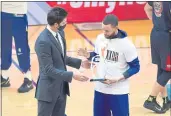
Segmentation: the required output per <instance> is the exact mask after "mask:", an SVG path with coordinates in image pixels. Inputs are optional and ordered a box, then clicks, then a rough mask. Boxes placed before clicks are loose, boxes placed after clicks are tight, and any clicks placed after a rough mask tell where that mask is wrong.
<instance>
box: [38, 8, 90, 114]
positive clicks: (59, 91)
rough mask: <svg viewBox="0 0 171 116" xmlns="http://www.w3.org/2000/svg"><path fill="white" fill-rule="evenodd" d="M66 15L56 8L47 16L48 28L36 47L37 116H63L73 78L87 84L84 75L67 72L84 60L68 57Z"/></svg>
mask: <svg viewBox="0 0 171 116" xmlns="http://www.w3.org/2000/svg"><path fill="white" fill-rule="evenodd" d="M66 17H67V12H66V11H65V10H64V9H62V8H60V7H54V8H53V9H51V10H50V11H49V13H48V15H47V22H48V25H47V27H46V28H45V29H44V30H43V31H42V32H41V34H40V35H39V37H38V39H37V40H36V43H35V51H36V54H37V57H38V62H39V78H38V82H37V87H36V94H35V97H36V98H37V100H38V116H64V114H65V107H66V97H67V95H68V96H69V95H70V92H69V84H68V83H70V82H71V81H72V78H74V79H75V80H78V81H83V82H84V81H87V80H88V78H87V77H85V76H83V75H82V74H81V73H79V72H77V73H75V72H71V71H67V68H66V65H68V66H71V67H73V68H76V69H79V68H80V65H81V60H80V59H77V58H71V57H68V56H67V55H66V41H65V35H64V31H63V29H62V28H63V27H65V25H66Z"/></svg>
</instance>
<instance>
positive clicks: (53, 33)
mask: <svg viewBox="0 0 171 116" xmlns="http://www.w3.org/2000/svg"><path fill="white" fill-rule="evenodd" d="M46 28H47V29H48V30H49V31H50V32H51V33H52V35H53V36H54V37H56V34H57V32H54V31H53V30H52V29H51V28H50V26H49V25H47V27H46Z"/></svg>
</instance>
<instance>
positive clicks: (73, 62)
mask: <svg viewBox="0 0 171 116" xmlns="http://www.w3.org/2000/svg"><path fill="white" fill-rule="evenodd" d="M65 61H66V65H68V66H70V67H73V68H76V69H79V68H80V66H81V61H82V60H81V59H78V58H72V57H69V56H66V58H65Z"/></svg>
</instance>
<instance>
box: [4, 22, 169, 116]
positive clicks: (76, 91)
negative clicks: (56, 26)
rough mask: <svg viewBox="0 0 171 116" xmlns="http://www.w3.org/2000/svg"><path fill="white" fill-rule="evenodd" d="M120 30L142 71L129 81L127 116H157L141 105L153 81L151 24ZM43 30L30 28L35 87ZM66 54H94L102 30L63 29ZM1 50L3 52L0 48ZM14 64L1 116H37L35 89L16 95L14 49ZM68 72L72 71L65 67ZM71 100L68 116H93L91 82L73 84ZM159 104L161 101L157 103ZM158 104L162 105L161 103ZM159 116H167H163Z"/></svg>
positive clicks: (19, 78) (19, 80)
mask: <svg viewBox="0 0 171 116" xmlns="http://www.w3.org/2000/svg"><path fill="white" fill-rule="evenodd" d="M119 27H120V29H123V30H125V31H126V32H127V33H128V37H129V39H130V40H131V41H132V42H133V43H134V44H135V46H136V47H137V51H138V55H139V59H140V64H141V70H140V72H139V73H138V74H137V75H135V76H133V77H131V79H130V86H131V87H130V96H129V97H130V116H157V114H155V113H153V112H151V111H148V110H146V109H144V108H143V103H144V101H145V99H146V98H147V97H148V95H149V93H150V92H151V88H152V86H153V83H154V82H155V79H156V66H155V65H153V64H152V63H151V55H150V48H149V46H150V40H149V35H150V31H151V28H152V22H151V21H148V20H139V21H121V22H120V24H119ZM44 28H45V26H42V25H41V26H29V30H28V32H29V45H30V49H31V54H30V57H31V71H32V76H33V80H34V85H36V82H37V77H38V72H39V69H38V61H37V56H36V54H35V51H34V44H35V41H36V39H37V36H38V35H39V33H40V32H41V31H42V30H43V29H44ZM65 32H66V41H67V51H68V52H67V53H68V55H69V56H73V57H79V56H77V54H76V52H77V49H78V48H81V47H87V49H88V50H93V45H94V42H95V39H96V36H97V35H98V34H99V33H101V30H91V31H80V30H79V29H77V28H76V27H75V26H73V25H72V24H68V25H67V27H66V28H65ZM2 49H3V48H2ZM12 57H13V64H12V65H11V68H10V73H9V75H10V80H11V87H10V88H2V96H1V97H2V101H1V102H2V106H1V107H2V116H37V101H36V99H35V98H34V94H35V88H34V89H33V90H32V91H30V92H29V93H25V94H19V93H17V89H18V87H19V86H20V85H21V83H22V82H23V75H22V73H21V71H20V69H19V67H18V61H17V57H16V54H15V47H13V56H12ZM68 70H75V69H72V68H69V67H68ZM84 73H85V74H86V75H87V76H89V77H91V72H90V71H89V70H85V72H84ZM70 88H71V97H68V99H67V108H66V114H67V116H92V115H93V110H92V109H93V94H94V85H93V83H90V82H85V83H82V82H78V81H75V80H73V82H72V83H71V84H70ZM158 100H159V101H161V99H160V98H159V99H158ZM160 103H161V102H160ZM158 116H170V112H169V111H168V112H167V113H166V114H163V115H161V114H159V115H158Z"/></svg>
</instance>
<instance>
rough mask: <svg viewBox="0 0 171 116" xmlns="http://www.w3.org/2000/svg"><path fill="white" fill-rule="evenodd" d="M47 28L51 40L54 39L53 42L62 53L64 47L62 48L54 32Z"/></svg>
mask: <svg viewBox="0 0 171 116" xmlns="http://www.w3.org/2000/svg"><path fill="white" fill-rule="evenodd" d="M46 30H47V31H48V36H49V38H50V40H51V41H52V43H53V44H54V45H55V46H56V48H57V49H58V50H59V52H60V53H61V55H62V54H63V53H62V48H61V45H60V43H58V42H57V40H56V38H55V37H54V36H53V35H52V33H51V32H50V31H49V30H48V29H46ZM62 56H63V55H62Z"/></svg>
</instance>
